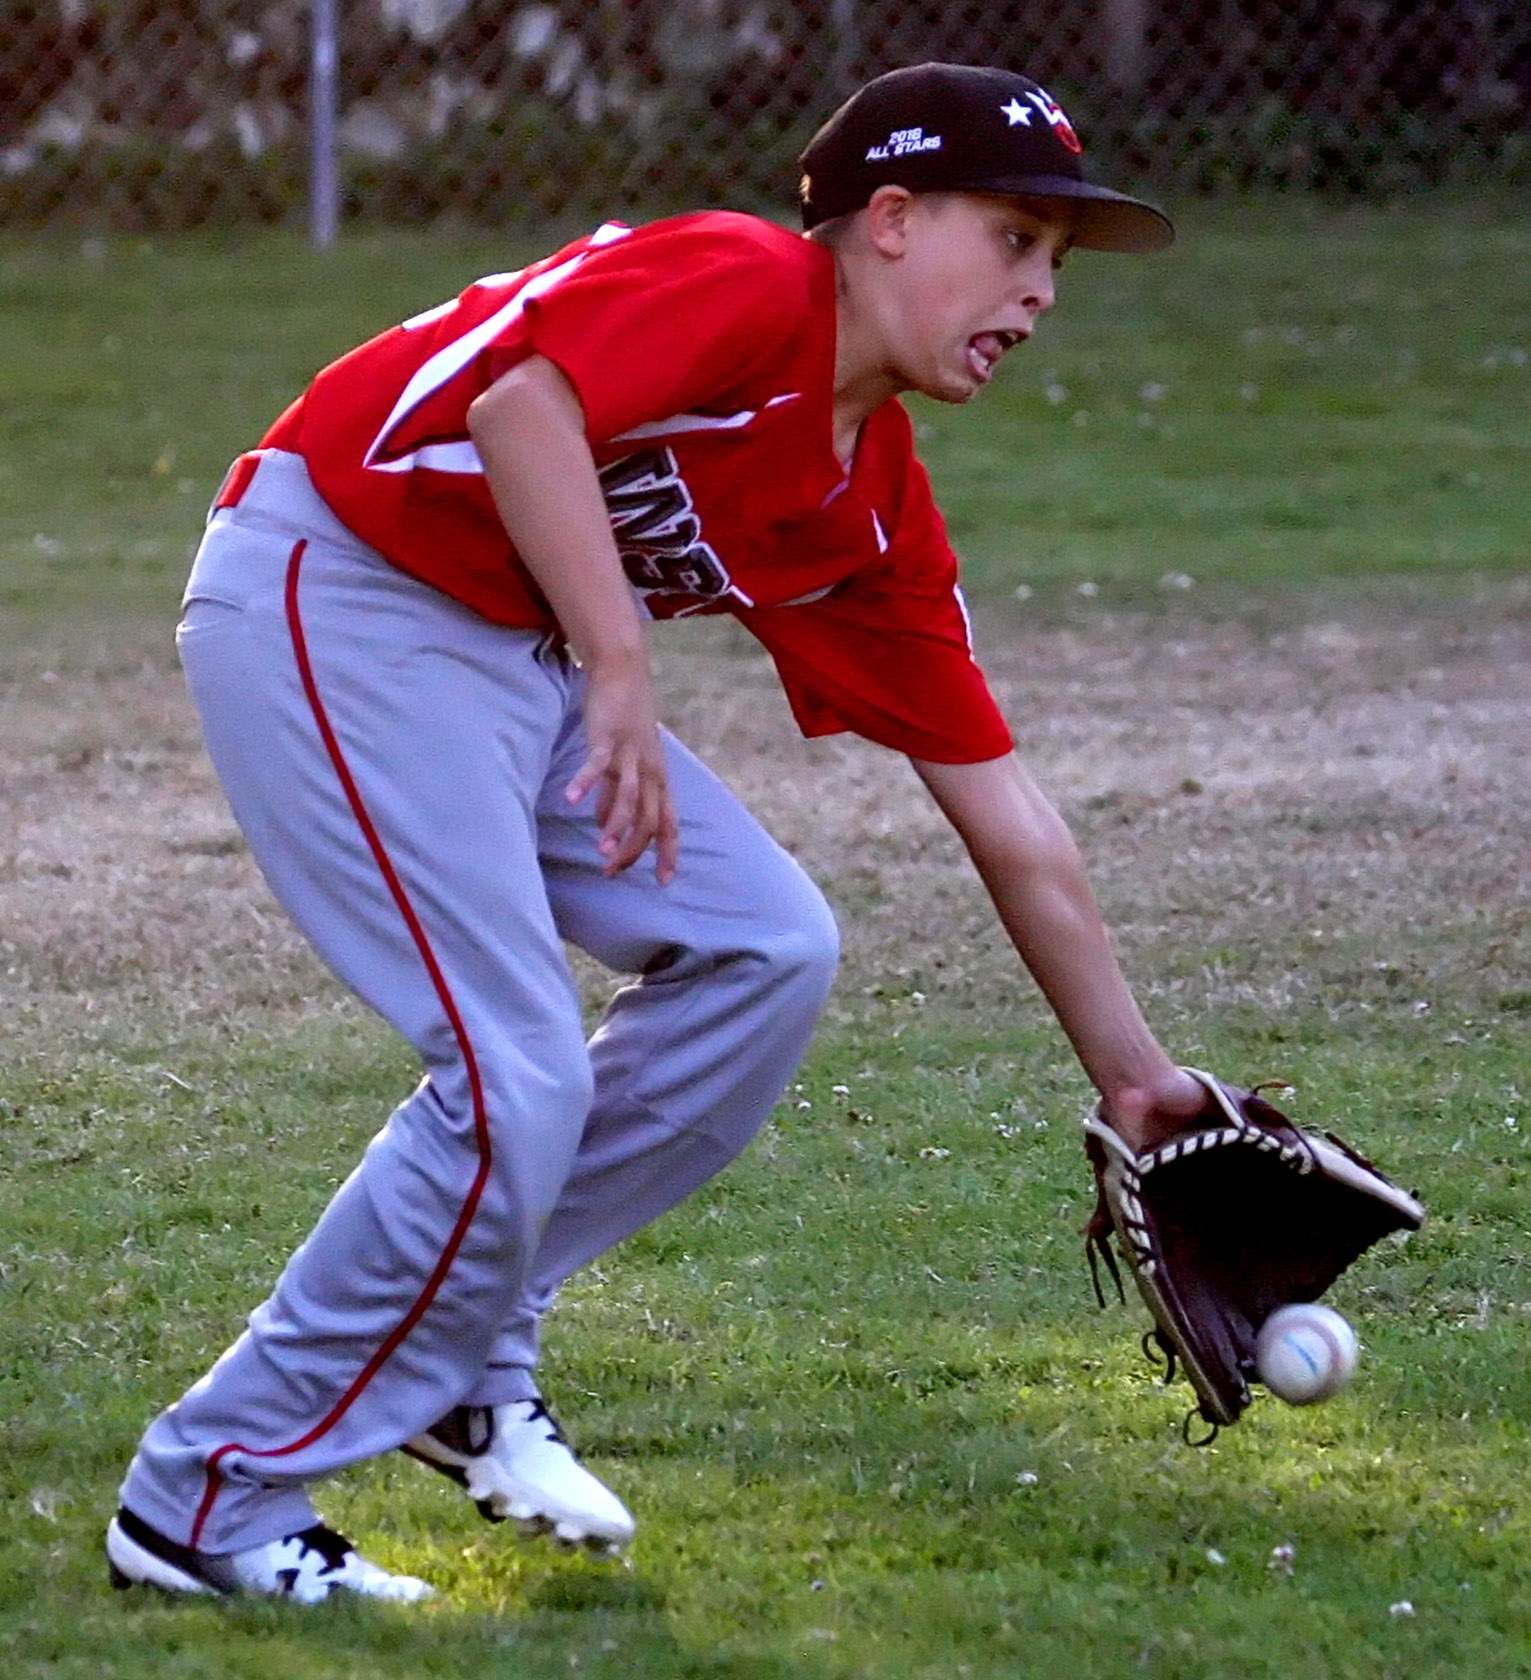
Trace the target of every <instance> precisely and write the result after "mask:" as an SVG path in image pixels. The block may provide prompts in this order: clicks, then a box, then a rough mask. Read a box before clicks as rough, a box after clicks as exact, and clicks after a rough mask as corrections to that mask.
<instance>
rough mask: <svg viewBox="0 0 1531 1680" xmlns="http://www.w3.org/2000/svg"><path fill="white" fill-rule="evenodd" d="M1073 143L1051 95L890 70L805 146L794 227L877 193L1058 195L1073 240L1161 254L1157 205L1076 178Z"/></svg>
mask: <svg viewBox="0 0 1531 1680" xmlns="http://www.w3.org/2000/svg"><path fill="white" fill-rule="evenodd" d="M1083 152H1084V147H1083V146H1082V145H1081V143H1080V140H1079V136H1078V135H1077V134H1075V132H1074V130H1073V128H1072V127H1071V125H1070V123H1069V120H1068V118H1067V117H1066V116H1065V115H1064V114H1063V110H1062V108H1061V107H1060V106H1059V104H1058V103H1057V101H1056V100H1054V99H1053V98H1052V96H1051V95H1050V94H1049V93H1047V91H1046V90H1045V89H1043V88H1041V87H1039V86H1038V85H1037V84H1036V83H1035V82H1033V81H1031V80H1030V79H1029V78H1028V77H1026V76H1020V75H1017V74H1016V73H1015V72H1014V71H1011V70H997V69H991V68H988V67H985V66H981V65H974V64H915V65H911V66H909V67H908V68H907V69H903V70H890V71H889V72H888V73H887V75H885V76H879V77H878V78H877V79H876V80H875V81H871V82H868V83H867V85H866V86H865V87H864V88H862V89H861V91H860V92H859V93H856V94H853V95H852V96H851V97H850V98H849V99H848V100H846V102H845V103H844V104H843V105H842V106H841V107H840V109H839V110H838V111H836V112H835V114H834V115H833V116H832V117H831V118H830V119H829V121H828V122H827V123H825V124H824V126H823V127H822V128H821V129H820V130H819V132H818V133H817V134H815V135H814V137H813V139H812V140H810V141H809V142H808V146H807V149H806V150H805V151H804V152H803V155H802V157H801V158H800V159H799V160H798V161H799V162H800V163H801V164H802V168H803V183H802V208H803V226H804V227H808V228H811V227H817V226H818V224H819V223H820V222H825V221H828V220H829V219H830V218H831V217H833V216H845V215H849V214H850V213H851V212H852V211H854V210H859V209H861V207H862V206H863V205H864V204H865V203H866V202H867V200H868V199H869V198H870V197H871V196H872V194H873V193H874V192H876V190H877V189H878V188H879V187H882V186H887V185H889V184H892V185H895V186H900V187H907V188H908V189H909V191H910V192H984V193H997V194H1000V195H1001V196H1003V197H1005V198H1041V199H1067V200H1068V203H1069V210H1070V212H1071V216H1072V220H1073V224H1074V243H1075V244H1076V245H1084V246H1088V247H1089V248H1090V249H1092V250H1096V251H1162V250H1163V249H1164V248H1165V246H1166V245H1168V244H1169V243H1170V242H1171V240H1173V239H1174V237H1175V228H1174V224H1173V223H1172V222H1171V221H1170V219H1169V217H1168V216H1166V215H1165V214H1164V212H1163V211H1162V210H1156V209H1155V208H1154V206H1153V205H1151V204H1145V203H1143V201H1142V200H1141V199H1136V198H1128V197H1127V195H1126V194H1125V193H1119V192H1112V190H1111V189H1110V188H1109V187H1098V186H1096V185H1095V184H1094V183H1093V182H1091V181H1087V180H1085V178H1084V164H1083Z"/></svg>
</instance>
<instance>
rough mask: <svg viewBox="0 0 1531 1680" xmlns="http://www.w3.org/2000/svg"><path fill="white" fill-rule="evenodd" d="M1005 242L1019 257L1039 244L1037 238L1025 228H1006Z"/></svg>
mask: <svg viewBox="0 0 1531 1680" xmlns="http://www.w3.org/2000/svg"><path fill="white" fill-rule="evenodd" d="M1005 240H1006V243H1007V244H1008V245H1009V246H1010V249H1011V250H1012V251H1014V252H1016V253H1017V254H1018V255H1024V254H1025V253H1026V252H1027V251H1029V250H1030V249H1031V248H1032V246H1033V245H1035V244H1036V242H1037V236H1036V235H1035V234H1034V233H1029V232H1028V231H1027V230H1026V229H1025V228H1006V229H1005Z"/></svg>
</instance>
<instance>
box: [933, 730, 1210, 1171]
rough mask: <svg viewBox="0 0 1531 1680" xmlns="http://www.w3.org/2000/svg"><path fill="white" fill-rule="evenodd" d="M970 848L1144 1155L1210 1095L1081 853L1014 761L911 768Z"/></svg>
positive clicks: (1118, 1123) (1024, 953)
mask: <svg viewBox="0 0 1531 1680" xmlns="http://www.w3.org/2000/svg"><path fill="white" fill-rule="evenodd" d="M912 762H913V763H914V768H915V770H916V772H917V773H918V775H919V776H920V779H921V780H922V781H923V782H924V783H925V785H926V787H927V788H929V790H930V792H931V795H932V797H933V798H934V799H935V801H936V803H937V804H938V805H939V806H940V807H941V810H942V811H943V812H944V813H945V815H946V817H947V819H948V820H949V821H950V822H951V824H952V826H953V827H954V828H955V829H956V831H957V833H958V834H959V835H960V836H961V839H962V842H963V844H964V845H965V846H966V847H967V850H968V855H969V856H970V857H971V858H972V860H973V864H974V867H975V868H976V869H977V871H978V874H979V876H980V878H981V879H982V881H983V883H984V885H985V886H986V887H987V888H988V891H989V896H990V897H991V898H992V899H993V901H994V907H995V909H996V910H997V911H998V913H999V918H1000V921H1001V922H1002V923H1003V925H1004V928H1005V931H1006V932H1007V933H1008V934H1009V936H1010V939H1011V942H1012V943H1013V944H1014V946H1015V948H1016V950H1017V952H1019V954H1020V957H1021V960H1022V961H1023V962H1024V963H1025V965H1026V967H1027V968H1028V969H1029V970H1030V972H1031V974H1032V976H1033V978H1034V979H1035V980H1036V982H1037V984H1038V985H1039V986H1040V987H1041V989H1042V993H1043V995H1044V996H1045V997H1046V999H1047V1001H1048V1003H1049V1004H1050V1005H1051V1006H1052V1009H1053V1012H1054V1014H1056V1015H1057V1017H1058V1020H1059V1023H1060V1024H1061V1026H1062V1027H1063V1030H1064V1032H1065V1033H1066V1034H1067V1035H1068V1038H1069V1042H1070V1043H1071V1044H1072V1045H1073V1046H1074V1050H1075V1053H1076V1054H1077V1055H1078V1057H1079V1060H1080V1062H1081V1063H1082V1065H1083V1067H1084V1070H1085V1072H1086V1073H1087V1074H1088V1075H1089V1076H1090V1080H1091V1082H1092V1083H1093V1084H1094V1086H1095V1088H1096V1089H1097V1090H1098V1091H1099V1092H1100V1095H1101V1104H1102V1110H1103V1112H1104V1114H1105V1117H1106V1118H1107V1119H1108V1120H1109V1121H1110V1122H1111V1124H1112V1125H1113V1126H1115V1128H1116V1129H1117V1130H1118V1131H1119V1132H1121V1133H1122V1135H1123V1136H1124V1137H1125V1138H1126V1139H1127V1140H1128V1142H1129V1143H1132V1144H1133V1145H1134V1146H1135V1147H1140V1148H1141V1147H1144V1146H1145V1145H1151V1144H1152V1143H1154V1142H1156V1141H1158V1140H1159V1139H1161V1138H1163V1137H1165V1136H1167V1135H1169V1134H1170V1133H1172V1132H1174V1131H1177V1130H1179V1128H1180V1126H1181V1125H1183V1124H1184V1122H1185V1121H1186V1120H1188V1119H1190V1118H1191V1117H1193V1116H1194V1115H1196V1114H1198V1113H1200V1112H1201V1110H1202V1108H1203V1107H1204V1106H1205V1100H1206V1099H1205V1092H1204V1091H1203V1090H1202V1089H1201V1087H1200V1086H1199V1085H1198V1084H1197V1082H1196V1081H1195V1080H1193V1079H1191V1078H1190V1076H1189V1075H1187V1074H1184V1073H1182V1072H1181V1071H1180V1070H1179V1069H1178V1068H1177V1067H1176V1066H1175V1065H1174V1063H1173V1062H1172V1061H1171V1060H1170V1058H1169V1056H1168V1055H1167V1054H1166V1053H1165V1051H1164V1049H1163V1048H1162V1047H1161V1046H1160V1044H1159V1043H1158V1041H1157V1039H1155V1037H1154V1035H1153V1033H1152V1031H1151V1030H1150V1029H1149V1026H1148V1023H1147V1022H1146V1021H1145V1020H1144V1019H1143V1015H1142V1011H1141V1010H1140V1009H1139V1008H1138V1005H1137V1001H1136V1000H1135V999H1134V997H1133V995H1132V993H1131V991H1130V990H1129V989H1128V986H1127V982H1126V979H1125V978H1124V976H1123V974H1122V971H1121V968H1120V966H1119V965H1118V963H1117V960H1116V957H1115V955H1114V954H1113V952H1112V949H1111V942H1110V938H1109V936H1108V934H1107V932H1106V926H1105V923H1104V921H1103V920H1102V917H1101V914H1100V910H1099V908H1098V906H1097V905H1096V902H1095V895H1094V894H1093V893H1092V892H1091V890H1090V885H1089V882H1088V881H1087V880H1086V878H1085V872H1084V866H1083V863H1082V862H1081V860H1080V856H1079V849H1078V847H1077V846H1076V845H1075V844H1074V838H1073V836H1072V835H1071V834H1070V833H1069V830H1068V826H1067V824H1066V823H1065V822H1064V821H1063V818H1062V817H1061V816H1060V815H1059V814H1058V812H1057V810H1056V809H1055V808H1054V806H1053V804H1052V802H1051V801H1050V800H1049V799H1048V798H1047V796H1046V795H1045V794H1044V793H1043V792H1042V790H1041V789H1040V788H1039V787H1038V786H1037V785H1036V783H1035V782H1034V781H1033V780H1032V779H1031V777H1030V776H1029V775H1028V774H1027V772H1026V771H1025V770H1024V769H1023V768H1022V766H1021V764H1020V763H1019V761H1018V760H1017V759H1016V758H1015V757H1014V756H1013V755H1008V754H1007V755H1006V756H1005V757H1004V758H995V759H990V760H988V761H987V762H985V763H982V764H934V763H930V762H928V761H924V760H919V759H916V760H913V761H912Z"/></svg>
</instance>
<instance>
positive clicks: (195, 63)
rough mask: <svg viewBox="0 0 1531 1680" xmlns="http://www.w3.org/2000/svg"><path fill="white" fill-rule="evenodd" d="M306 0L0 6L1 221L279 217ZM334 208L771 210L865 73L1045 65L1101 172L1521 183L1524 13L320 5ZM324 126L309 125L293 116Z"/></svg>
mask: <svg viewBox="0 0 1531 1680" xmlns="http://www.w3.org/2000/svg"><path fill="white" fill-rule="evenodd" d="M320 9H321V8H319V7H316V6H311V5H310V3H309V0H0V216H3V218H4V222H5V224H6V225H9V226H16V225H18V224H20V225H38V224H45V223H50V222H53V223H57V222H65V223H70V224H81V225H90V226H96V227H103V226H105V227H116V228H121V229H152V230H164V229H170V228H184V227H194V226H198V225H203V224H209V223H229V222H235V221H251V220H256V221H264V222H289V223H292V224H294V225H297V224H300V223H301V222H302V220H303V218H304V215H305V206H306V204H307V201H308V196H309V190H310V188H309V183H310V168H311V159H310V138H311V134H312V132H313V122H312V119H311V115H310V62H311V52H312V41H311V35H312V22H313V15H314V13H315V11H317V10H320ZM338 12H339V55H338V90H337V103H336V108H335V116H336V137H337V151H336V159H337V165H338V173H339V214H340V216H341V218H342V219H343V220H346V221H355V222H374V223H395V224H398V223H429V222H433V221H438V220H440V219H442V218H456V219H459V220H465V221H474V222H488V223H496V224H506V223H526V222H537V221H545V220H549V219H558V220H561V219H564V218H574V217H588V216H592V215H594V216H600V215H607V214H627V215H653V214H659V213H663V212H665V211H667V210H671V209H677V208H682V207H694V206H697V205H701V204H723V205H730V206H734V207H737V208H742V209H753V210H759V211H765V212H767V213H777V214H781V213H785V212H787V211H788V210H789V209H790V206H791V201H792V191H793V187H794V185H795V174H796V171H795V165H794V158H795V156H796V153H797V150H798V149H799V147H800V146H801V144H802V142H803V141H804V140H805V139H806V137H807V135H808V134H809V132H811V130H812V128H813V127H814V126H815V125H816V123H817V122H818V121H819V120H820V119H821V118H822V116H824V115H825V114H827V112H828V111H829V110H830V109H831V108H832V107H833V106H834V105H835V104H836V103H837V102H838V100H839V99H840V98H842V97H843V96H844V95H845V94H846V93H847V92H849V91H850V90H851V89H852V88H854V87H855V86H856V85H857V84H858V83H860V82H861V81H863V80H865V79H866V78H867V77H869V76H872V75H875V74H877V73H878V72H880V71H882V70H886V69H891V68H893V67H894V66H896V65H901V64H911V63H917V62H920V61H921V60H924V59H930V58H944V59H954V60H965V61H968V62H988V63H995V64H1004V65H1008V66H1010V67H1012V68H1015V69H1024V70H1025V71H1027V72H1028V73H1029V74H1031V75H1033V76H1035V77H1036V78H1037V79H1038V80H1040V81H1042V82H1043V83H1045V84H1046V85H1047V86H1048V87H1049V88H1050V89H1051V90H1052V92H1053V93H1054V94H1055V95H1056V96H1057V97H1058V98H1059V99H1060V100H1061V101H1062V103H1063V104H1064V105H1065V106H1066V107H1067V108H1068V110H1069V112H1070V115H1071V116H1072V117H1073V119H1074V121H1075V124H1076V126H1078V127H1079V128H1080V129H1081V130H1082V131H1083V132H1084V133H1085V134H1086V136H1087V138H1088V140H1089V143H1090V149H1091V153H1092V155H1093V156H1094V158H1095V159H1096V166H1097V168H1098V169H1100V170H1101V171H1102V172H1103V173H1105V172H1109V173H1110V175H1111V176H1112V178H1113V179H1116V178H1120V179H1122V180H1123V181H1125V182H1131V183H1136V184H1137V185H1138V186H1139V187H1141V188H1146V189H1153V190H1159V191H1170V192H1175V191H1211V190H1218V189H1222V188H1225V187H1238V188H1302V189H1317V190H1320V191H1324V192H1330V193H1339V194H1356V195H1368V196H1377V195H1386V194H1395V193H1399V192H1404V191H1410V190H1415V189H1418V188H1422V187H1427V186H1431V185H1440V184H1443V183H1444V184H1449V185H1460V186H1463V187H1464V188H1482V187H1485V186H1493V185H1496V184H1497V185H1504V184H1510V185H1514V186H1518V187H1524V186H1525V185H1527V184H1528V183H1531V5H1528V4H1527V3H1526V0H1286V3H1284V4H1275V3H1266V0H1180V3H1177V4H1170V3H1169V0H1050V3H1048V4H1033V3H1014V4H997V5H967V4H960V3H953V0H929V3H927V0H888V3H884V4H870V3H868V0H828V3H826V4H818V5H808V4H798V3H788V0H561V3H559V4H520V3H516V0H340V4H339V7H338ZM320 132H321V133H322V132H323V125H322V124H321V125H320Z"/></svg>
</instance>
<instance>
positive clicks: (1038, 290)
mask: <svg viewBox="0 0 1531 1680" xmlns="http://www.w3.org/2000/svg"><path fill="white" fill-rule="evenodd" d="M1054 272H1055V271H1054V269H1053V263H1052V257H1051V255H1048V256H1047V257H1046V258H1045V259H1044V260H1042V261H1039V262H1036V263H1028V264H1027V265H1026V269H1025V271H1024V272H1023V273H1021V274H1019V275H1018V276H1017V277H1016V279H1017V287H1016V290H1017V297H1016V301H1017V302H1018V303H1019V304H1020V305H1021V307H1022V308H1023V309H1025V310H1027V311H1029V312H1030V313H1031V314H1032V315H1044V314H1046V312H1047V311H1048V310H1049V309H1051V308H1052V306H1053V303H1054V302H1055V300H1056V298H1057V287H1056V285H1055V283H1054V279H1053V275H1054Z"/></svg>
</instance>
